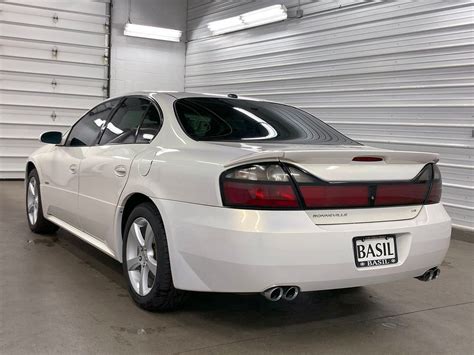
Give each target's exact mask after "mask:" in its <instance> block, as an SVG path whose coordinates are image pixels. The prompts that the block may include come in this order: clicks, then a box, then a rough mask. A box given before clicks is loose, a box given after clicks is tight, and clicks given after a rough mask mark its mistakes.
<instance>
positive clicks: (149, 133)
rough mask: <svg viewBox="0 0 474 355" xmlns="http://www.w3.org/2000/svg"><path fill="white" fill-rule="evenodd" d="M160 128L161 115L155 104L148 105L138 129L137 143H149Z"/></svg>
mask: <svg viewBox="0 0 474 355" xmlns="http://www.w3.org/2000/svg"><path fill="white" fill-rule="evenodd" d="M160 128H161V117H160V115H159V113H158V111H157V110H156V108H155V106H153V105H150V106H149V107H148V110H147V112H146V113H145V116H144V117H143V121H142V123H141V125H140V128H139V129H138V134H137V140H136V142H137V143H150V142H151V141H152V140H153V139H154V138H155V137H156V135H157V134H158V132H159V131H160Z"/></svg>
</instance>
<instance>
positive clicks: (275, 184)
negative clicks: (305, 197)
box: [221, 164, 300, 209]
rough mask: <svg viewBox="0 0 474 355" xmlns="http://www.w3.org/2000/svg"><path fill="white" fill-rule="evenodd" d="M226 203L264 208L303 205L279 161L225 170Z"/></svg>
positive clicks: (289, 207) (223, 177)
mask: <svg viewBox="0 0 474 355" xmlns="http://www.w3.org/2000/svg"><path fill="white" fill-rule="evenodd" d="M221 186H222V187H221V188H222V199H223V202H224V205H225V206H232V207H244V208H263V209H268V208H271V209H296V208H299V207H300V206H299V203H298V198H297V196H296V191H295V189H294V186H293V184H292V182H291V179H290V177H289V176H288V174H287V173H286V172H285V171H284V170H283V168H282V167H281V166H280V165H278V164H255V165H251V166H247V167H242V168H236V169H233V170H231V171H228V172H226V173H224V175H223V176H222V180H221Z"/></svg>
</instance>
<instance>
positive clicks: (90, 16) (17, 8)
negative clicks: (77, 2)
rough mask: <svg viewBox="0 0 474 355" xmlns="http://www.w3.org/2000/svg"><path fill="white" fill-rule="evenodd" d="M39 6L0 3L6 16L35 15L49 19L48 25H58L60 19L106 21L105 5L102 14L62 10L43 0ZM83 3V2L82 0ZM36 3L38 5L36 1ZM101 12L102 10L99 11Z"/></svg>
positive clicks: (92, 21) (88, 21)
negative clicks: (48, 5) (49, 6)
mask: <svg viewBox="0 0 474 355" xmlns="http://www.w3.org/2000/svg"><path fill="white" fill-rule="evenodd" d="M41 3H42V4H41V6H35V7H31V6H24V5H23V4H15V3H11V2H5V3H3V4H1V5H0V8H2V9H3V13H4V15H6V16H11V15H18V14H20V15H22V14H24V15H25V16H36V17H42V18H47V19H49V22H48V24H49V25H58V24H60V23H61V20H68V21H75V22H87V23H91V24H100V25H103V24H104V23H105V22H106V21H107V17H108V16H107V15H106V14H105V5H104V6H103V7H104V14H103V15H101V14H94V13H87V11H86V12H82V10H81V12H74V11H64V10H61V9H58V8H48V7H47V6H44V5H47V4H46V3H45V2H44V1H41ZM82 3H83V4H84V2H82ZM36 5H40V4H39V3H38V2H36ZM101 12H102V11H101ZM54 15H57V17H58V19H57V22H54V19H53V17H54ZM20 22H27V21H22V20H21V18H20Z"/></svg>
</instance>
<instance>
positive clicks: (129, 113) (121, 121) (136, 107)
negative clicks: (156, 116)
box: [99, 97, 151, 145]
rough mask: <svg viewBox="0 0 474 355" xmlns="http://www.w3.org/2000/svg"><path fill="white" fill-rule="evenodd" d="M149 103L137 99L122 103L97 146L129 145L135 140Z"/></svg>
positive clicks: (126, 100)
mask: <svg viewBox="0 0 474 355" xmlns="http://www.w3.org/2000/svg"><path fill="white" fill-rule="evenodd" d="M150 105H151V104H150V102H149V101H148V100H146V99H143V98H139V97H129V98H127V99H125V100H124V101H122V103H121V104H120V107H119V108H118V109H117V111H116V112H115V114H114V116H113V117H112V119H111V120H110V121H109V123H107V126H106V127H105V130H104V133H103V135H102V138H101V139H100V142H99V144H100V145H104V144H131V143H135V138H136V135H137V132H138V128H139V127H140V124H141V122H142V121H143V117H144V115H145V113H146V112H147V111H148V107H149V106H150Z"/></svg>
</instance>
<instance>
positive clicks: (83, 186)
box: [29, 92, 451, 292]
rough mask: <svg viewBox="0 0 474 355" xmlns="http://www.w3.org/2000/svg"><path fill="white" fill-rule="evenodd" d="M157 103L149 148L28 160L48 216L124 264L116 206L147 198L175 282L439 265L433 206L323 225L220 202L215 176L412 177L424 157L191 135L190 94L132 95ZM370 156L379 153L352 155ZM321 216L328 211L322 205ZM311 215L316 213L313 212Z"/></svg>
mask: <svg viewBox="0 0 474 355" xmlns="http://www.w3.org/2000/svg"><path fill="white" fill-rule="evenodd" d="M138 94H141V95H144V96H146V97H148V98H150V99H151V100H154V101H155V102H156V104H158V105H159V107H160V108H161V110H162V112H163V116H164V122H163V126H162V128H161V130H160V132H159V133H158V135H157V136H156V138H155V139H154V140H153V141H152V142H151V143H150V144H145V145H144V144H127V145H122V144H118V145H104V146H92V147H64V146H61V145H58V146H54V145H48V146H45V147H42V148H40V149H39V150H38V151H36V152H35V153H33V154H32V155H31V156H30V158H29V163H32V164H34V165H35V167H36V168H37V170H38V173H39V176H40V181H41V193H42V199H43V213H44V216H45V217H46V218H47V219H48V220H50V221H51V222H53V223H56V224H58V225H59V226H60V227H62V228H64V229H66V230H68V231H70V232H71V233H73V234H75V235H76V236H78V237H79V238H81V239H83V240H85V241H86V242H88V243H90V244H92V245H94V246H95V247H96V248H98V249H100V250H102V251H103V252H105V253H107V254H108V255H110V256H112V257H113V258H115V259H117V260H119V261H122V260H121V259H122V231H121V228H122V213H123V209H124V207H125V205H126V203H127V201H128V200H129V198H130V196H133V195H134V194H137V193H140V194H143V195H145V196H147V197H149V198H150V199H151V200H152V201H153V202H154V203H155V205H156V206H157V208H158V210H159V212H160V214H161V215H162V217H163V221H164V225H165V229H166V234H167V239H168V246H169V253H170V259H171V268H172V274H173V280H174V283H175V286H176V287H177V288H180V289H184V290H196V291H216V292H262V291H263V290H265V289H267V288H268V287H270V286H273V285H295V286H298V287H300V288H301V290H302V291H310V290H318V289H325V288H342V287H352V286H359V285H366V284H371V283H376V282H385V281H391V280H395V279H400V278H404V277H415V276H419V275H421V274H422V273H423V272H425V271H426V270H428V269H430V268H432V267H436V266H438V265H440V264H441V262H442V260H443V258H444V256H445V254H446V252H447V249H448V246H449V240H450V230H451V221H450V218H449V216H448V215H447V214H446V212H445V210H444V208H443V206H442V205H441V204H439V203H438V204H433V205H426V206H410V207H408V208H407V207H384V208H371V209H370V210H369V209H368V210H366V211H362V210H356V209H354V210H351V209H349V210H343V211H342V212H344V213H347V214H348V215H347V218H344V217H341V216H336V214H338V213H340V212H341V210H334V211H331V213H332V214H333V215H332V216H331V218H330V219H329V220H328V219H325V220H324V221H321V218H320V217H319V219H318V217H317V215H318V211H263V210H261V211H259V210H245V209H236V208H228V207H224V206H223V204H222V198H221V191H220V185H219V176H220V175H221V173H222V172H223V171H225V170H227V169H228V168H230V167H234V166H239V165H242V164H247V163H253V162H269V161H282V162H289V163H293V164H294V165H296V166H300V167H302V168H304V169H305V170H306V171H309V172H311V173H312V174H314V175H316V176H319V177H321V178H324V179H325V180H327V181H343V180H345V181H355V180H367V179H368V180H372V181H375V180H377V181H384V180H393V179H396V180H409V179H412V178H414V177H415V176H416V175H417V174H418V173H419V172H420V170H421V169H422V168H423V166H424V165H425V164H426V163H430V162H431V163H434V162H437V160H438V156H437V155H436V154H431V153H416V152H393V151H389V150H384V149H377V148H372V147H367V146H311V147H308V146H297V145H285V144H265V145H262V144H259V143H252V142H251V141H248V142H246V143H245V144H244V143H215V142H202V141H201V142H198V141H194V140H192V139H191V138H190V137H188V136H187V135H186V134H185V132H184V131H183V129H182V128H181V126H180V124H179V122H178V120H177V118H176V116H175V112H174V109H173V104H174V102H175V101H176V99H178V98H182V97H196V96H207V95H198V94H188V93H170V94H168V93H158V92H144V93H138ZM360 154H370V155H371V156H374V155H376V156H381V157H384V161H382V162H377V163H373V164H372V163H371V164H370V165H367V164H364V163H361V162H354V161H352V157H353V156H354V155H360ZM324 211H325V213H328V211H327V210H324ZM315 216H316V217H315ZM383 234H395V235H396V236H397V243H399V245H398V247H399V254H400V255H399V261H398V263H397V264H393V265H386V266H382V267H376V268H366V269H358V268H357V267H356V266H355V264H354V255H353V250H352V242H351V241H352V238H354V237H356V236H365V235H383Z"/></svg>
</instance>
